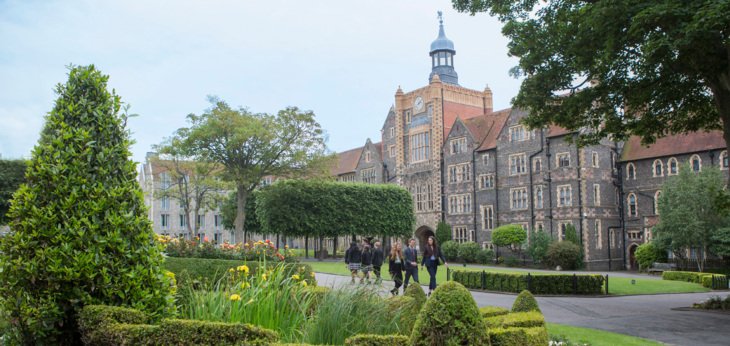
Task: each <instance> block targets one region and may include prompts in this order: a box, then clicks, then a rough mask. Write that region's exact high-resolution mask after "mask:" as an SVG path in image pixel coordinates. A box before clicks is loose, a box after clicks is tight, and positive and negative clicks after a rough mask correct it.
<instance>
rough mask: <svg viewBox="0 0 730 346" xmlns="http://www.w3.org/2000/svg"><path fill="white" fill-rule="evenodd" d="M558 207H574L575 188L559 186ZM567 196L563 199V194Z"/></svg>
mask: <svg viewBox="0 0 730 346" xmlns="http://www.w3.org/2000/svg"><path fill="white" fill-rule="evenodd" d="M557 192H558V193H557V195H558V207H572V206H573V186H571V185H558V189H557ZM563 193H565V194H566V196H565V197H563V196H562V194H563Z"/></svg>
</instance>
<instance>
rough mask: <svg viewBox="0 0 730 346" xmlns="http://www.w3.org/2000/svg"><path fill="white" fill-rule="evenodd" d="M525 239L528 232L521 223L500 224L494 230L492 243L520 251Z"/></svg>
mask: <svg viewBox="0 0 730 346" xmlns="http://www.w3.org/2000/svg"><path fill="white" fill-rule="evenodd" d="M525 240H527V232H526V231H525V230H524V229H523V228H522V226H520V225H514V224H510V225H504V226H499V227H497V228H495V229H494V231H492V243H493V244H494V245H497V246H499V247H503V246H508V247H510V249H512V250H514V251H519V250H520V249H521V246H522V244H523V243H524V242H525Z"/></svg>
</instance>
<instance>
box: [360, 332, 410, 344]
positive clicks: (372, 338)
mask: <svg viewBox="0 0 730 346" xmlns="http://www.w3.org/2000/svg"><path fill="white" fill-rule="evenodd" d="M408 342H409V338H408V337H407V336H405V335H376V334H358V335H355V336H352V337H349V338H347V339H345V345H348V346H406V345H408Z"/></svg>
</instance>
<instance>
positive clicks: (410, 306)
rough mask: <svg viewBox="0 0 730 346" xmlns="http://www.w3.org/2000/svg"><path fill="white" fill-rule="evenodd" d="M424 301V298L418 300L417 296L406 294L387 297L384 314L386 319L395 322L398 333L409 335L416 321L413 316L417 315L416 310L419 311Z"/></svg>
mask: <svg viewBox="0 0 730 346" xmlns="http://www.w3.org/2000/svg"><path fill="white" fill-rule="evenodd" d="M411 286H420V285H411ZM408 287H410V286H408ZM425 296H426V295H425V294H424V297H425ZM424 303H425V299H424V301H419V300H418V299H417V298H413V297H412V296H407V295H402V296H392V297H389V298H388V299H386V300H385V305H386V316H387V318H388V319H390V320H393V321H394V322H395V323H397V325H398V330H399V333H400V334H404V335H410V334H411V331H412V330H413V325H414V324H415V323H416V318H415V317H416V316H418V312H420V311H421V307H422V306H423V304H424Z"/></svg>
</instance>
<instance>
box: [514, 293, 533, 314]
mask: <svg viewBox="0 0 730 346" xmlns="http://www.w3.org/2000/svg"><path fill="white" fill-rule="evenodd" d="M528 311H537V312H540V307H539V306H538V305H537V300H535V297H534V296H533V295H532V293H530V291H528V290H524V291H522V292H520V294H519V295H517V299H515V302H514V304H512V312H528Z"/></svg>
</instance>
